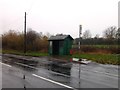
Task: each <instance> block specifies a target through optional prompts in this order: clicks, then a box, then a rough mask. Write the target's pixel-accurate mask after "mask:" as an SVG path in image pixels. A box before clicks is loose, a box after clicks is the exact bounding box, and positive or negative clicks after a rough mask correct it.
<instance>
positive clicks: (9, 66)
mask: <svg viewBox="0 0 120 90" xmlns="http://www.w3.org/2000/svg"><path fill="white" fill-rule="evenodd" d="M0 64H2V65H5V66H8V67H12V66H11V65H8V64H5V63H2V62H0Z"/></svg>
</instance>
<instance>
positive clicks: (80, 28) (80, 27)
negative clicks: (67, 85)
mask: <svg viewBox="0 0 120 90" xmlns="http://www.w3.org/2000/svg"><path fill="white" fill-rule="evenodd" d="M81 31H82V25H80V26H79V51H80V39H81V34H82V33H81ZM80 62H81V59H80ZM80 64H81V63H79V88H80V71H81V67H80Z"/></svg>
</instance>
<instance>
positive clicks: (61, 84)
mask: <svg viewBox="0 0 120 90" xmlns="http://www.w3.org/2000/svg"><path fill="white" fill-rule="evenodd" d="M32 75H33V76H35V77H38V78H40V79H43V80H45V81H49V82H51V83H54V84H57V85H60V86H63V87H66V88H70V89H74V88H73V87H70V86H67V85H65V84H62V83H59V82H56V81H53V80H50V79H47V78H44V77H41V76H38V75H36V74H32Z"/></svg>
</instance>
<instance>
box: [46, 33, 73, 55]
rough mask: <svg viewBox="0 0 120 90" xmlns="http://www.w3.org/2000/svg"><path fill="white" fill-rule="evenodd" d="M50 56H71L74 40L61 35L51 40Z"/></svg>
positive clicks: (68, 36) (52, 37)
mask: <svg viewBox="0 0 120 90" xmlns="http://www.w3.org/2000/svg"><path fill="white" fill-rule="evenodd" d="M48 41H49V50H48V52H49V55H69V54H70V49H71V48H72V44H73V38H72V37H71V36H70V35H63V34H59V35H56V36H51V37H50V38H49V39H48Z"/></svg>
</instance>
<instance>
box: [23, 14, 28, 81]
mask: <svg viewBox="0 0 120 90" xmlns="http://www.w3.org/2000/svg"><path fill="white" fill-rule="evenodd" d="M24 19H25V20H24V56H25V55H26V45H27V43H26V12H25V18H24ZM24 68H25V67H24ZM23 79H25V73H24V75H23Z"/></svg>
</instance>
